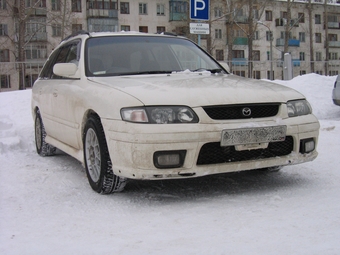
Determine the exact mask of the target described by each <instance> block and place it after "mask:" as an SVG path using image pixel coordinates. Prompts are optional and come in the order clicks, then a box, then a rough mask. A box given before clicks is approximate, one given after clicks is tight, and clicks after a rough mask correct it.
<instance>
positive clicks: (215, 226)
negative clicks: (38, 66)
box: [0, 74, 340, 255]
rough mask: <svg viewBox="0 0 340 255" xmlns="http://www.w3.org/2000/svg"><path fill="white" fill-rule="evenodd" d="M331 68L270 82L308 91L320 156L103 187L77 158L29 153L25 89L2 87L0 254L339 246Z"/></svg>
mask: <svg viewBox="0 0 340 255" xmlns="http://www.w3.org/2000/svg"><path fill="white" fill-rule="evenodd" d="M335 78H336V77H335V76H333V77H325V76H319V75H316V74H309V75H304V76H299V77H296V78H294V79H293V80H291V81H275V82H277V83H281V84H284V85H286V86H289V87H292V88H294V89H296V90H298V91H301V92H302V93H303V94H305V95H306V96H307V98H308V100H309V101H310V103H311V104H312V106H313V109H314V113H315V114H316V116H317V117H318V118H319V120H320V124H321V130H320V140H319V145H318V151H319V156H318V158H317V159H316V160H315V161H313V162H310V163H306V164H301V165H296V166H289V167H285V168H283V169H282V170H281V171H280V172H278V173H265V172H259V171H252V172H241V173H234V174H224V175H215V176H209V177H203V178H196V179H188V180H170V181H131V182H130V183H128V185H127V186H126V189H125V191H124V192H122V193H116V194H113V195H107V196H104V195H99V194H97V193H95V192H93V191H92V190H91V188H90V186H89V184H88V182H87V178H86V175H85V171H84V169H83V167H82V166H81V164H80V163H79V162H78V161H76V160H75V159H73V158H71V157H69V156H67V155H65V154H63V153H61V152H60V153H58V155H56V156H54V157H45V158H42V157H40V156H38V155H37V154H36V152H35V145H34V133H33V120H32V116H31V110H30V96H31V91H30V90H26V91H17V92H5V93H0V181H1V184H0V254H6V255H7V254H18V255H23V254H35V255H39V254H44V255H54V254H63V255H67V254H73V255H74V254H204V255H207V254H237V255H239V254H247V255H248V254H261V255H264V254H301V255H305V254H308V255H312V254H315V255H320V254H322V255H335V254H340V242H339V240H340V185H339V183H340V167H339V165H340V154H339V153H340V107H337V106H335V105H333V103H332V99H331V91H332V88H333V84H334V81H335Z"/></svg>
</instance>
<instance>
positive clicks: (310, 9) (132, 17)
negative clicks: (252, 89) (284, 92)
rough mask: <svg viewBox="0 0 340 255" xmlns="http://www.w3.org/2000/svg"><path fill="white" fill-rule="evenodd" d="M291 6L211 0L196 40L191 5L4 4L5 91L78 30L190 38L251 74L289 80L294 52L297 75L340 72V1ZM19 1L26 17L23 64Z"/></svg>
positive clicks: (0, 49) (0, 86)
mask: <svg viewBox="0 0 340 255" xmlns="http://www.w3.org/2000/svg"><path fill="white" fill-rule="evenodd" d="M11 2H13V3H11ZM250 2H251V3H252V5H250ZM288 2H290V4H288ZM288 2H287V1H283V0H270V1H268V0H267V1H266V0H257V1H256V0H253V1H248V0H210V20H209V21H202V22H204V23H208V24H209V29H210V34H209V35H194V34H190V29H189V25H190V23H194V22H197V21H194V20H190V15H189V6H190V1H189V0H183V1H178V0H140V1H136V0H134V1H131V0H123V1H119V0H71V1H66V0H14V1H6V0H0V17H1V21H0V91H8V90H17V89H19V84H22V85H21V86H22V87H21V88H23V87H30V86H32V84H33V82H34V80H35V79H36V78H37V76H38V74H39V72H40V69H41V67H42V64H43V63H44V61H45V60H46V59H47V57H48V55H49V54H50V52H51V51H52V50H53V48H54V47H56V46H57V45H58V44H59V43H60V41H61V40H62V38H64V37H66V36H68V35H70V34H72V32H75V31H78V30H87V31H89V32H99V31H121V30H124V31H140V32H147V33H161V32H168V33H174V34H178V35H182V36H186V37H189V38H190V39H192V40H194V41H196V42H198V43H199V44H200V45H201V46H202V47H203V48H205V49H206V50H207V51H208V52H209V53H210V54H211V55H213V56H214V57H215V58H216V59H217V60H219V61H226V62H228V64H229V66H230V69H231V71H232V72H233V73H234V74H237V75H241V76H245V77H253V78H257V79H262V78H271V77H272V78H274V79H282V78H283V68H284V63H283V61H282V60H283V57H284V53H285V52H289V53H290V55H291V58H292V63H293V66H294V68H293V70H294V76H296V75H299V74H305V73H310V72H316V73H319V74H323V75H335V74H337V73H338V71H339V68H340V67H339V57H340V1H336V0H331V1H329V0H328V2H327V5H326V4H325V3H324V1H323V0H311V1H309V0H295V1H293V0H290V1H288ZM20 4H22V7H24V14H25V17H27V18H25V21H24V22H25V35H24V37H25V39H24V45H23V46H22V47H23V49H24V58H22V60H20V61H19V58H18V56H19V54H18V41H19V39H18V38H19V32H18V30H19V29H18V23H19V22H20V20H22V19H20V17H19V13H20V10H21V9H20V8H19V7H20ZM288 23H289V26H287V24H288ZM285 38H287V40H285ZM285 45H286V47H285ZM250 49H252V50H250ZM21 67H22V68H21ZM23 70H24V71H23ZM19 72H20V73H21V74H22V75H19ZM271 75H272V76H271Z"/></svg>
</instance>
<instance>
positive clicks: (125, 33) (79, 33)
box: [62, 30, 177, 41]
mask: <svg viewBox="0 0 340 255" xmlns="http://www.w3.org/2000/svg"><path fill="white" fill-rule="evenodd" d="M84 35H85V36H88V37H102V36H122V35H123V36H130V35H134V36H171V37H173V36H177V35H176V34H173V33H169V32H164V33H160V34H149V33H142V32H137V31H120V32H87V31H84V30H81V31H77V32H76V33H73V34H72V35H69V36H67V37H66V38H64V39H63V40H62V41H68V40H70V39H72V38H75V37H78V36H79V37H82V36H84Z"/></svg>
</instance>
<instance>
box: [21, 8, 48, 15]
mask: <svg viewBox="0 0 340 255" xmlns="http://www.w3.org/2000/svg"><path fill="white" fill-rule="evenodd" d="M46 13H47V10H46V8H27V9H25V14H26V15H29V16H46Z"/></svg>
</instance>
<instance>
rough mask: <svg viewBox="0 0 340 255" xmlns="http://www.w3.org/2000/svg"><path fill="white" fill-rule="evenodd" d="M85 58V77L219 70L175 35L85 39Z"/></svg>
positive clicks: (198, 50) (194, 46) (216, 65)
mask: <svg viewBox="0 0 340 255" xmlns="http://www.w3.org/2000/svg"><path fill="white" fill-rule="evenodd" d="M85 60H86V75H87V76H117V75H134V74H152V73H172V72H181V71H185V70H190V71H202V70H208V71H211V72H213V73H216V72H221V71H222V70H221V67H220V66H219V65H218V64H217V63H216V62H215V61H214V60H213V59H212V58H211V57H210V56H209V55H207V54H206V53H205V52H204V51H202V50H201V49H200V48H199V47H197V46H196V45H195V44H194V43H192V42H191V41H189V40H185V39H182V38H177V37H175V38H171V37H161V36H110V37H109V36H106V37H93V38H90V39H88V40H87V43H86V52H85Z"/></svg>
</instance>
